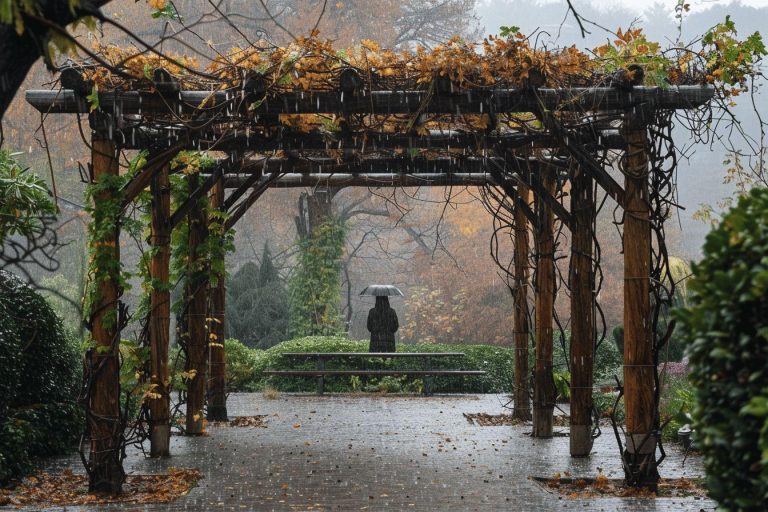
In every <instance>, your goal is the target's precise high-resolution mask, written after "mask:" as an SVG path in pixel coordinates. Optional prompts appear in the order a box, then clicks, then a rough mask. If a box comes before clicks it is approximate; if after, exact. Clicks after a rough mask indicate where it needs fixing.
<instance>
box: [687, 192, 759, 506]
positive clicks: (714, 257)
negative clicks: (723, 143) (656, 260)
mask: <svg viewBox="0 0 768 512" xmlns="http://www.w3.org/2000/svg"><path fill="white" fill-rule="evenodd" d="M688 290H689V293H690V296H689V301H688V302H689V306H688V307H687V308H682V309H679V310H677V312H676V314H677V318H678V319H679V320H680V323H681V326H682V335H683V338H684V339H685V341H686V342H687V345H688V346H687V351H688V352H687V353H688V356H689V364H690V369H691V381H692V384H693V386H694V388H695V398H696V400H695V406H694V410H693V417H694V424H693V426H694V428H695V429H696V432H697V441H698V442H697V445H698V447H699V448H700V449H701V450H702V452H703V454H704V465H705V468H706V472H707V488H708V489H709V492H710V496H712V497H713V498H714V499H715V500H717V501H718V502H719V504H720V505H721V507H723V508H724V509H727V510H744V511H746V510H765V508H764V507H765V504H766V503H768V451H765V448H768V409H766V410H763V411H755V410H754V409H753V407H752V406H751V405H750V403H751V404H755V403H759V402H760V401H761V400H765V399H766V397H768V190H767V189H759V190H753V191H751V192H750V193H749V195H747V196H745V197H743V198H742V199H740V200H739V203H738V205H737V206H736V207H734V208H733V209H732V210H731V211H730V212H728V214H727V215H726V216H725V217H724V218H723V220H722V222H721V223H720V224H719V226H717V227H716V228H715V229H713V230H712V232H711V233H709V235H707V238H706V241H705V243H704V257H703V259H702V260H701V261H700V262H699V263H696V264H694V265H693V278H692V279H691V280H690V281H689V282H688ZM755 412H758V414H756V413H755ZM760 413H762V414H760Z"/></svg>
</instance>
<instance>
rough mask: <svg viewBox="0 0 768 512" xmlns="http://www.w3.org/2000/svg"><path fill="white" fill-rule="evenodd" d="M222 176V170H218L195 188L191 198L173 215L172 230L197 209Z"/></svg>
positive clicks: (190, 195)
mask: <svg viewBox="0 0 768 512" xmlns="http://www.w3.org/2000/svg"><path fill="white" fill-rule="evenodd" d="M220 176H221V169H216V172H214V173H213V174H210V175H208V176H207V177H206V179H205V181H204V182H203V183H202V184H200V185H198V186H197V187H195V189H194V190H193V191H192V192H191V193H190V194H189V197H188V198H187V199H186V200H185V201H184V202H183V203H181V204H180V205H179V206H178V207H177V208H176V211H175V212H173V214H171V222H170V224H171V229H173V228H175V227H176V226H178V225H179V223H180V222H181V221H182V219H183V218H184V217H186V216H187V215H188V214H189V212H191V211H192V210H193V209H194V208H195V207H196V205H197V202H198V201H199V200H200V199H201V198H203V196H205V194H207V193H208V191H210V190H211V189H212V188H213V186H214V185H215V184H216V181H217V180H218V179H219V178H220Z"/></svg>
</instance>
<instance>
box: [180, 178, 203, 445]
mask: <svg viewBox="0 0 768 512" xmlns="http://www.w3.org/2000/svg"><path fill="white" fill-rule="evenodd" d="M187 178H188V180H187V181H188V185H189V194H190V195H192V194H193V192H194V191H195V190H196V189H197V187H198V184H199V181H200V177H199V173H198V172H197V171H195V172H194V173H191V174H189V175H188V176H187ZM205 203H206V198H205V197H203V198H202V199H200V200H198V201H196V203H195V204H194V206H193V207H192V209H191V210H190V213H189V259H188V262H187V288H186V290H185V293H186V295H187V300H186V304H187V313H186V316H187V330H188V333H189V336H188V338H187V360H186V367H185V376H186V385H187V413H186V428H185V432H186V434H187V435H200V434H202V433H203V431H204V428H203V419H204V418H203V409H204V408H205V391H206V390H205V388H206V373H207V372H206V370H207V367H208V332H207V329H206V321H205V319H206V317H207V314H206V313H207V305H206V303H207V297H206V296H207V292H208V270H207V268H206V265H207V259H206V257H205V248H204V247H203V245H204V244H205V241H206V238H207V234H208V233H207V232H208V220H207V218H206V217H207V216H206V210H205Z"/></svg>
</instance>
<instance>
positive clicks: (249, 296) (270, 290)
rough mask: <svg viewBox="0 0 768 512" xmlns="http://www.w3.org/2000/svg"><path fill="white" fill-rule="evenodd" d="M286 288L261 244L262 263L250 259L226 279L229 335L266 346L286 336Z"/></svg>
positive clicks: (252, 343) (269, 255)
mask: <svg viewBox="0 0 768 512" xmlns="http://www.w3.org/2000/svg"><path fill="white" fill-rule="evenodd" d="M289 309H290V308H289V305H288V292H287V290H286V287H285V282H284V281H283V279H282V278H281V277H280V274H279V273H278V272H277V268H276V267H275V265H274V263H273V262H272V255H271V253H270V251H269V246H267V245H266V244H265V245H264V250H263V252H262V254H261V265H257V264H256V263H254V262H252V261H249V262H247V263H245V264H244V265H243V266H242V267H240V269H239V270H238V271H237V272H235V273H234V275H232V276H230V277H229V278H228V279H227V311H228V314H227V322H226V325H225V327H226V330H227V337H228V338H235V339H238V340H240V341H241V342H242V343H243V344H245V345H247V346H249V347H257V348H269V347H272V346H274V345H276V344H278V343H280V342H281V341H285V340H286V339H288V337H289V336H288V317H289V313H290V311H289Z"/></svg>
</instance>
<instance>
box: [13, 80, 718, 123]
mask: <svg viewBox="0 0 768 512" xmlns="http://www.w3.org/2000/svg"><path fill="white" fill-rule="evenodd" d="M245 95H246V92H244V91H237V92H231V91H215V92H211V91H181V92H180V93H179V97H180V99H179V100H178V101H177V102H176V104H175V105H173V107H174V110H175V113H176V114H177V115H182V116H183V115H189V114H192V113H197V114H199V113H200V112H201V111H202V110H203V109H205V110H207V111H208V112H209V113H210V114H215V113H216V114H218V113H221V112H225V113H229V111H230V110H232V109H234V108H235V107H236V106H238V105H239V106H241V108H242V109H243V110H244V112H231V114H230V116H231V117H233V118H237V117H239V116H247V117H248V118H252V116H253V115H254V114H255V115H269V114H311V113H334V112H342V111H344V112H348V113H377V114H408V113H413V112H416V111H417V110H418V111H419V112H421V113H425V114H426V113H443V114H468V113H483V112H485V113H488V112H495V113H496V114H500V113H508V112H534V111H536V110H537V109H539V108H544V109H547V110H573V111H601V110H623V109H629V108H632V107H635V106H638V105H647V106H649V107H651V108H659V109H691V108H696V107H698V106H701V105H703V104H705V103H707V102H709V101H710V100H711V99H712V97H713V96H714V87H712V86H711V85H702V86H699V85H687V86H678V87H667V88H661V87H635V88H633V89H632V90H630V91H626V90H622V89H617V88H613V87H590V88H580V87H574V88H570V89H546V88H539V89H537V90H535V91H531V90H529V89H514V88H513V89H489V90H472V91H465V92H461V93H459V94H439V93H431V92H430V91H428V90H419V91H388V90H374V91H364V90H363V91H358V92H357V93H355V94H346V95H344V94H342V93H341V92H340V91H338V92H337V91H296V92H287V93H281V94H279V95H276V96H274V97H270V98H267V99H266V100H265V101H263V102H262V103H261V104H260V105H258V106H257V107H256V108H254V109H253V110H252V111H248V109H249V107H250V106H251V105H253V102H251V101H248V98H247V97H246V96H245ZM26 99H27V102H29V103H30V104H31V105H32V106H33V107H34V108H36V109H37V110H38V111H40V112H46V113H69V114H76V113H81V114H85V113H88V112H89V111H90V107H91V106H90V104H89V103H88V101H86V100H85V99H84V98H83V97H82V96H80V95H78V94H76V93H75V91H73V90H70V89H63V90H54V91H51V90H29V91H27V92H26ZM99 106H100V108H101V109H102V110H104V111H106V112H117V111H119V112H120V113H122V114H138V113H143V114H145V115H146V114H153V113H154V114H163V113H167V112H168V104H167V98H165V99H164V98H163V97H162V96H160V95H159V94H156V93H152V92H137V91H128V92H122V91H109V92H106V91H105V92H101V93H99Z"/></svg>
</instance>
